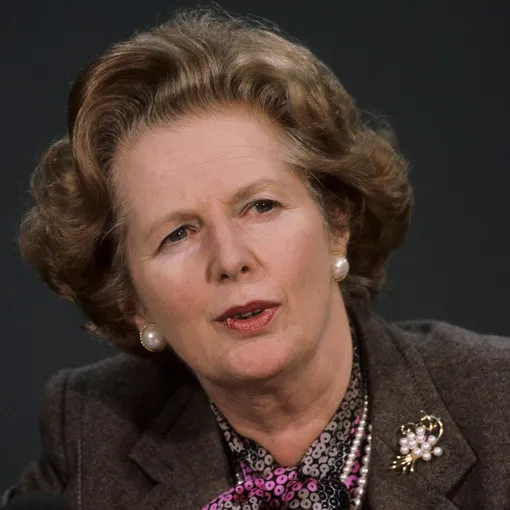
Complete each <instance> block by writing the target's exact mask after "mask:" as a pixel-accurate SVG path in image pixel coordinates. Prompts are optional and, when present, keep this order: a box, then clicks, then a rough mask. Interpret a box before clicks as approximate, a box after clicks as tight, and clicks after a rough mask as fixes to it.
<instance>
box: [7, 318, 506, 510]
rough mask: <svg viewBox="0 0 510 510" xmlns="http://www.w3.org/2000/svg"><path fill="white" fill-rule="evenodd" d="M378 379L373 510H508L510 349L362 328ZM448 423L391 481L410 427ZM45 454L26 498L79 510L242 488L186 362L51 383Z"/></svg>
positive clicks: (494, 340)
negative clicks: (438, 452) (436, 445)
mask: <svg viewBox="0 0 510 510" xmlns="http://www.w3.org/2000/svg"><path fill="white" fill-rule="evenodd" d="M355 322H356V327H357V328H358V330H359V331H358V333H359V336H360V339H361V347H362V353H363V356H364V362H365V365H366V367H367V370H368V381H369V396H370V398H371V402H370V419H371V423H372V427H373V433H372V436H373V440H372V442H373V448H372V451H373V453H372V459H371V463H370V471H369V478H368V488H367V503H366V504H365V508H370V509H377V510H400V509H402V510H404V509H405V510H410V509H416V510H429V509H430V510H454V509H458V508H462V509H510V460H509V458H510V439H509V438H510V435H509V428H508V425H509V423H510V340H509V339H505V338H498V337H491V336H485V337H482V336H480V335H477V334H475V333H472V332H469V331H465V330H462V329H459V328H456V327H453V326H449V325H447V324H443V323H406V324H400V325H390V324H387V323H385V322H384V321H383V320H381V319H380V318H378V317H376V316H364V317H356V318H355ZM422 410H424V411H426V412H428V413H431V414H435V415H437V416H439V417H441V418H442V419H443V421H444V424H445V433H444V439H443V441H442V446H443V448H444V454H443V456H442V457H439V458H435V459H433V460H432V461H431V462H429V463H425V462H423V461H419V463H418V464H417V472H415V473H413V474H409V475H401V474H399V473H397V472H395V471H392V470H390V465H391V462H392V460H393V458H394V457H395V455H396V454H397V452H398V434H397V432H398V430H399V426H400V425H401V424H404V423H406V422H408V421H416V420H418V419H419V418H420V411H422ZM41 434H42V445H43V449H42V453H41V455H40V457H39V459H38V460H37V461H35V462H34V463H32V464H31V465H29V466H28V467H27V468H26V470H25V471H24V472H23V473H22V475H21V478H20V480H19V483H18V485H17V486H16V487H14V488H12V489H10V490H8V491H6V492H5V493H4V495H3V497H2V503H0V506H1V504H5V503H6V502H7V501H8V499H9V498H10V497H12V496H13V495H15V494H16V493H18V492H27V491H33V490H44V491H51V492H54V493H58V494H62V495H63V497H64V498H65V499H66V500H67V501H68V502H69V503H70V504H71V506H72V507H73V508H75V509H79V510H92V509H98V510H102V509H104V510H111V509H137V510H150V509H153V510H155V509H167V510H170V509H183V510H187V509H190V510H197V509H200V508H201V506H202V505H204V504H205V503H207V502H209V501H210V500H211V499H213V497H214V496H216V495H217V494H219V493H221V492H222V491H224V490H226V489H227V488H228V487H229V486H230V485H231V477H230V472H229V466H228V462H227V457H226V455H225V453H224V450H223V446H222V442H221V440H220V437H219V435H218V430H217V427H216V424H215V421H214V418H213V416H212V414H211V411H210V408H209V405H208V402H207V398H206V397H205V395H204V393H203V392H202V391H201V389H200V387H199V386H198V385H197V384H196V383H195V382H194V380H193V378H192V377H191V376H189V375H188V373H187V371H186V369H184V368H183V367H182V366H181V365H180V364H179V363H178V362H173V363H170V364H161V365H157V364H154V363H152V362H150V361H146V360H142V359H137V358H134V357H131V356H128V355H119V356H116V357H113V358H111V359H108V360H105V361H102V362H100V363H97V364H94V365H91V366H88V367H84V368H80V369H73V370H64V371H62V372H61V373H59V374H57V375H56V376H55V377H54V378H53V379H52V380H51V382H50V383H49V385H48V391H47V398H46V401H45V405H44V411H43V415H42V420H41Z"/></svg>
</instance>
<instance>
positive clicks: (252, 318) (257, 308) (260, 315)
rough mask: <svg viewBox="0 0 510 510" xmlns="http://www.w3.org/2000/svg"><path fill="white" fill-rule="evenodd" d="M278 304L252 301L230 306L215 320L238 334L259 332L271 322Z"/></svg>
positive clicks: (278, 306)
mask: <svg viewBox="0 0 510 510" xmlns="http://www.w3.org/2000/svg"><path fill="white" fill-rule="evenodd" d="M279 308H280V305H279V304H278V303H270V302H268V301H252V302H251V303H248V304H246V305H242V306H238V307H234V308H230V309H229V310H227V311H226V312H225V313H223V315H221V316H220V317H218V318H217V319H216V320H217V322H219V323H220V324H221V325H222V326H224V327H225V328H227V329H229V330H231V331H235V332H237V333H240V334H255V333H261V332H263V330H265V328H266V327H267V326H268V325H269V324H270V323H271V322H272V320H273V317H274V316H275V314H276V313H277V311H278V309H279Z"/></svg>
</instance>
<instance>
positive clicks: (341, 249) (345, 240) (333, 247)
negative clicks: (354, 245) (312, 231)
mask: <svg viewBox="0 0 510 510" xmlns="http://www.w3.org/2000/svg"><path fill="white" fill-rule="evenodd" d="M350 236H351V233H350V232H349V230H347V229H346V230H345V231H344V232H343V233H341V234H331V238H330V252H331V253H341V254H342V255H345V254H346V253H347V246H348V244H349V238H350Z"/></svg>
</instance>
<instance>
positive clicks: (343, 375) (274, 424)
mask: <svg viewBox="0 0 510 510" xmlns="http://www.w3.org/2000/svg"><path fill="white" fill-rule="evenodd" d="M335 315H336V317H335V320H333V321H330V322H331V324H330V326H328V327H327V328H326V331H325V332H324V335H323V338H322V339H321V341H320V342H319V344H318V348H317V349H316V352H315V353H314V355H313V356H311V357H310V358H309V359H306V360H304V361H302V362H300V363H299V364H298V365H299V366H296V367H294V368H293V369H291V370H289V371H287V372H285V373H281V374H278V375H277V376H275V377H274V378H272V379H271V380H269V381H264V382H261V383H257V384H253V385H242V386H241V385H239V384H237V385H232V386H229V387H225V386H222V385H215V384H211V383H210V382H209V381H201V382H202V385H203V386H204V389H205V391H206V392H207V393H208V394H209V397H210V398H211V399H212V400H213V402H214V403H215V404H216V406H217V407H218V409H219V410H220V411H221V412H222V414H223V415H224V416H225V418H226V419H227V420H228V422H229V423H230V425H231V426H232V427H233V428H234V429H235V430H236V431H237V432H238V433H239V434H241V435H242V436H244V437H246V438H248V439H252V440H253V441H256V442H257V443H258V444H260V445H261V446H263V447H264V448H265V449H266V450H268V451H269V452H271V454H272V455H273V457H274V459H275V460H276V461H277V462H278V463H279V464H280V465H283V466H293V465H295V464H297V463H299V461H300V460H301V459H302V457H303V455H304V454H305V452H306V450H307V448H308V447H309V446H310V444H311V443H312V442H313V441H314V440H315V439H316V438H317V437H318V436H319V435H320V433H321V432H322V431H323V429H324V427H325V426H326V425H327V424H328V423H329V421H330V420H331V417H332V416H333V414H334V413H335V411H336V409H337V407H338V405H339V404H340V402H341V400H342V398H343V396H344V394H345V392H346V390H347V386H348V384H349V379H350V375H351V370H352V356H353V353H352V338H351V332H350V328H349V323H348V320H347V315H346V313H345V309H344V308H343V306H342V307H341V313H339V314H335Z"/></svg>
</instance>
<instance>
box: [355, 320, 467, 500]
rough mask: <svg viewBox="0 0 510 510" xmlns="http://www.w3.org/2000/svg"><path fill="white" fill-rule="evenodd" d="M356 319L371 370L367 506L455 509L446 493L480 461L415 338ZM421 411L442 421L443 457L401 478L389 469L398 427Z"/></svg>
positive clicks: (396, 447) (382, 324)
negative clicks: (456, 419) (452, 413)
mask: <svg viewBox="0 0 510 510" xmlns="http://www.w3.org/2000/svg"><path fill="white" fill-rule="evenodd" d="M356 318H357V319H358V324H357V329H358V331H359V332H360V335H359V336H360V338H361V344H362V345H361V348H362V353H363V357H364V361H365V363H366V366H367V371H368V395H369V398H370V402H369V407H370V422H371V424H372V458H371V462H370V467H369V480H368V488H367V491H368V499H369V505H368V506H369V507H370V508H375V509H378V510H379V509H380V510H386V509H387V510H390V509H391V510H398V509H406V510H407V509H409V508H434V509H435V510H443V509H444V510H453V509H455V508H457V506H456V505H455V504H454V503H453V502H452V501H451V500H450V499H449V497H448V495H449V494H451V493H452V490H453V489H454V488H455V486H456V485H457V484H458V483H459V482H460V481H461V480H462V479H463V478H464V477H465V476H466V475H467V473H468V472H469V470H470V469H471V467H472V466H473V465H474V464H475V462H476V457H475V455H474V453H473V451H472V450H471V448H470V446H469V445H468V443H467V441H466V440H465V438H464V437H463V435H462V433H461V432H460V430H459V428H458V427H457V425H456V424H455V422H454V420H453V418H452V416H451V415H450V413H449V412H448V409H447V408H446V407H445V405H444V403H443V401H442V400H441V398H440V396H439V394H438V392H437V390H436V388H435V386H434V383H433V381H432V379H431V377H430V375H429V373H428V370H427V367H426V366H425V364H424V362H423V359H422V358H421V356H420V354H419V352H418V351H417V349H416V344H415V342H413V337H412V335H411V334H409V333H406V332H405V331H404V330H402V329H400V328H398V327H392V326H388V325H387V324H386V323H385V322H384V321H382V320H380V319H379V318H378V317H376V316H373V315H369V314H365V315H358V316H357V317H356ZM422 411H425V412H427V413H430V414H433V415H435V416H438V417H439V418H441V419H442V420H443V423H444V436H443V438H442V440H441V444H440V446H441V447H442V449H443V452H444V453H443V455H442V456H441V457H438V458H433V459H432V460H431V461H430V462H428V463H426V462H425V461H422V460H418V461H417V463H416V466H415V472H414V473H410V474H407V475H403V474H401V473H399V472H397V471H395V470H392V469H390V466H391V463H392V461H393V460H394V459H395V457H396V456H397V455H398V454H399V448H400V446H399V444H398V439H399V437H400V426H401V425H403V424H405V423H407V422H410V421H411V422H417V421H419V419H420V418H421V416H422Z"/></svg>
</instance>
